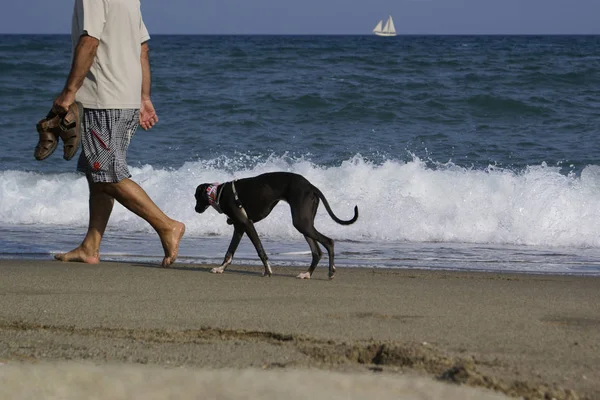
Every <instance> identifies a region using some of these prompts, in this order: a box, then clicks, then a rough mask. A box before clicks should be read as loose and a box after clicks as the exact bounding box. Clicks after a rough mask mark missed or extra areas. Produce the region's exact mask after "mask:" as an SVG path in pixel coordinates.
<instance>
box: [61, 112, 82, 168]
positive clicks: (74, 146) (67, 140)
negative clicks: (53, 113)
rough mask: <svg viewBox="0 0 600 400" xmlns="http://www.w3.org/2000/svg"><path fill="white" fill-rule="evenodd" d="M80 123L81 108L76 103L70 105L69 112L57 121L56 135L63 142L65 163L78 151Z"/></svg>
mask: <svg viewBox="0 0 600 400" xmlns="http://www.w3.org/2000/svg"><path fill="white" fill-rule="evenodd" d="M82 121H83V106H82V105H81V103H79V102H78V101H76V102H75V103H73V104H71V106H70V107H69V111H67V113H66V114H65V115H64V116H63V117H62V118H61V119H60V121H59V127H60V131H59V132H58V135H59V136H60V138H61V139H62V140H63V143H64V147H63V158H64V159H65V160H67V161H68V160H70V159H71V158H73V156H75V154H77V150H79V144H80V143H81V128H82V127H81V124H82Z"/></svg>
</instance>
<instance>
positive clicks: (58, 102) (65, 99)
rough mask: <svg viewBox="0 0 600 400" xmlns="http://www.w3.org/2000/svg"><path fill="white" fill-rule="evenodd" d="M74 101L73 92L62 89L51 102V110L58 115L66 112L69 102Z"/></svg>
mask: <svg viewBox="0 0 600 400" xmlns="http://www.w3.org/2000/svg"><path fill="white" fill-rule="evenodd" d="M74 102H75V93H73V92H71V91H69V90H66V89H65V90H63V91H62V92H61V93H60V94H59V95H58V97H56V99H54V103H53V104H52V111H53V112H54V113H56V114H58V115H63V114H66V113H67V111H68V110H69V107H70V106H71V104H73V103H74Z"/></svg>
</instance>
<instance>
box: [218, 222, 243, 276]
mask: <svg viewBox="0 0 600 400" xmlns="http://www.w3.org/2000/svg"><path fill="white" fill-rule="evenodd" d="M242 236H244V227H243V226H240V225H237V224H236V225H234V231H233V237H232V238H231V243H229V248H228V249H227V253H225V259H224V260H223V264H221V266H220V267H217V268H213V269H211V270H210V272H212V273H213V274H222V273H223V272H225V268H227V266H228V265H229V264H231V261H233V255H234V254H235V251H236V250H237V247H238V245H239V244H240V240H242Z"/></svg>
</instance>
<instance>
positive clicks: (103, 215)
mask: <svg viewBox="0 0 600 400" xmlns="http://www.w3.org/2000/svg"><path fill="white" fill-rule="evenodd" d="M88 185H89V188H90V200H89V205H90V206H89V207H90V221H89V225H88V231H87V234H86V235H85V238H84V239H83V242H81V244H80V245H79V247H77V248H75V249H73V250H71V251H69V252H68V253H64V254H56V255H55V256H54V258H56V259H57V260H60V261H71V262H83V263H87V264H97V263H99V262H100V242H101V241H102V236H103V235H104V231H105V230H106V225H107V224H108V220H109V218H110V214H111V213H112V210H113V205H114V203H115V200H114V199H113V198H112V197H111V196H109V195H107V194H106V193H104V191H103V190H102V187H98V186H97V185H95V184H94V183H92V182H91V181H90V180H89V178H88Z"/></svg>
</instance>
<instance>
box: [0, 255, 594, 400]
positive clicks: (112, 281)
mask: <svg viewBox="0 0 600 400" xmlns="http://www.w3.org/2000/svg"><path fill="white" fill-rule="evenodd" d="M212 267H213V266H209V265H206V266H205V265H202V266H193V265H182V264H175V266H174V267H171V268H168V269H163V268H160V267H158V266H156V265H146V264H139V263H131V264H128V263H107V262H103V263H100V264H98V265H93V266H90V265H82V264H69V263H61V262H58V261H29V260H3V261H0V274H1V276H2V279H0V363H2V365H0V383H3V384H0V387H1V388H2V389H0V397H3V393H2V390H4V391H5V393H4V396H6V392H9V394H11V395H12V397H14V398H19V397H20V398H25V397H36V394H35V393H33V392H32V391H34V390H36V388H41V387H43V388H45V390H49V391H52V390H56V391H58V392H60V393H63V394H64V393H67V394H69V395H70V396H72V397H65V398H77V397H81V392H77V391H78V390H83V391H84V392H85V391H86V390H88V391H90V392H94V393H98V394H99V398H132V393H138V394H139V393H146V394H147V393H150V392H148V391H149V390H150V388H152V387H159V386H160V387H161V388H162V390H163V391H162V392H161V393H162V394H163V395H162V396H158V397H156V398H165V397H168V393H169V392H168V390H170V389H172V390H186V388H187V389H189V390H190V392H189V393H194V392H197V391H198V390H203V391H206V390H208V392H210V393H216V394H215V395H214V396H213V397H218V396H219V395H221V396H222V397H220V398H240V396H241V394H248V393H250V392H252V393H256V394H257V396H258V394H260V396H263V398H278V396H279V397H281V394H282V393H295V395H296V396H298V397H292V398H307V397H311V398H336V396H334V395H333V394H336V395H337V396H338V397H339V398H361V396H360V395H359V394H360V393H375V392H369V391H368V389H370V390H378V391H379V392H377V393H376V394H377V395H378V396H379V398H429V399H438V398H439V399H442V398H443V399H449V398H456V399H459V398H477V399H484V398H502V397H503V396H504V395H508V396H522V397H525V398H532V399H535V398H556V399H576V398H587V399H597V398H600V278H590V277H574V276H548V275H521V274H495V273H471V272H442V271H417V270H387V269H369V268H338V273H337V274H336V277H335V279H334V280H332V281H329V280H328V279H327V271H326V268H323V267H320V268H318V269H317V271H316V272H315V274H314V275H313V279H311V280H308V281H302V280H298V279H295V276H296V275H297V274H298V273H299V272H302V271H303V269H297V268H282V267H279V268H278V267H275V268H274V275H273V277H271V278H263V277H261V276H260V273H261V272H262V268H261V267H240V266H235V265H232V266H230V268H229V269H228V271H227V272H226V273H225V274H223V275H215V274H211V273H209V271H210V268H212ZM82 363H83V364H82ZM49 371H54V372H52V373H50V372H49ZM64 371H77V373H75V372H73V373H69V374H67V373H65V372H64ZM61 372H62V373H61ZM21 376H22V377H24V378H23V381H24V380H25V377H31V376H35V377H36V379H39V384H34V385H33V386H32V385H20V384H19V382H21V379H19V377H21ZM61 376H62V377H63V378H65V376H68V377H69V380H66V379H62V380H61V379H60V377H61ZM90 376H102V377H103V378H102V379H100V380H98V379H95V380H90ZM111 379H112V380H111ZM244 379H245V380H244ZM116 381H118V382H119V385H120V386H119V385H117V386H118V387H121V388H122V390H121V391H120V392H119V393H121V394H122V393H129V396H128V397H118V395H115V394H114V393H113V392H110V391H111V390H113V389H114V388H115V387H117V386H115V385H116V384H115V382H116ZM8 382H10V383H11V384H7V383H8ZM34 382H36V381H35V380H34ZM86 382H87V384H89V385H91V386H90V387H88V386H86ZM160 382H162V384H161V385H159V383H160ZM175 382H177V385H176V384H175ZM224 382H229V383H228V384H225V383H224ZM249 382H254V384H250V383H249ZM261 382H262V383H261ZM267 383H268V384H267ZM53 385H54V386H53ZM136 385H137V386H136ZM199 385H204V386H199ZM315 385H316V386H315ZM236 388H237V390H238V392H237V393H238V395H236V394H235V393H236V392H235V390H236ZM114 390H116V389H114ZM363 390H364V391H365V392H362V391H363ZM488 390H492V391H494V392H495V393H493V394H490V393H491V392H489V391H488ZM248 391H250V392H248ZM306 391H309V392H310V393H309V392H306ZM208 392H207V393H208ZM48 393H49V392H47V393H46V394H48ZM155 393H158V392H155ZM182 393H185V392H182ZM348 393H354V394H357V395H356V396H357V397H351V396H349V395H348ZM38 394H39V393H38ZM102 394H104V395H102ZM303 394H304V395H303ZM398 394H403V395H404V394H405V397H402V396H400V397H398ZM373 395H374V396H375V394H373ZM139 396H140V397H139V398H142V395H141V394H140V395H139ZM228 396H229V397H228ZM411 396H412V397H411ZM471 396H472V397H471ZM369 397H370V396H369ZM145 398H148V397H145ZM363 398H364V397H363ZM372 398H377V396H375V397H372Z"/></svg>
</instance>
